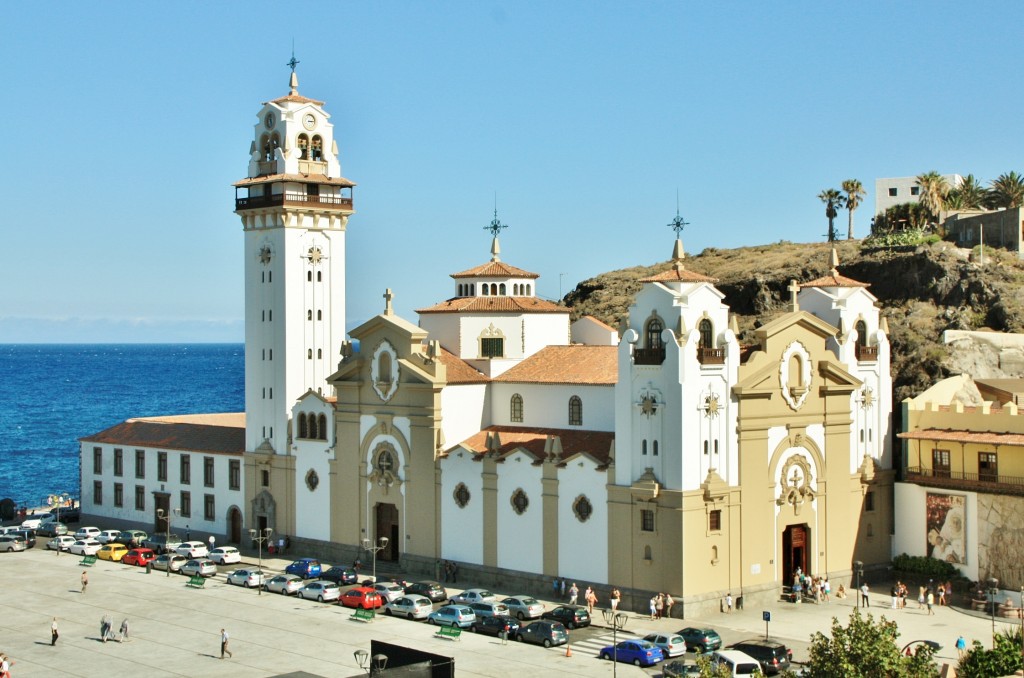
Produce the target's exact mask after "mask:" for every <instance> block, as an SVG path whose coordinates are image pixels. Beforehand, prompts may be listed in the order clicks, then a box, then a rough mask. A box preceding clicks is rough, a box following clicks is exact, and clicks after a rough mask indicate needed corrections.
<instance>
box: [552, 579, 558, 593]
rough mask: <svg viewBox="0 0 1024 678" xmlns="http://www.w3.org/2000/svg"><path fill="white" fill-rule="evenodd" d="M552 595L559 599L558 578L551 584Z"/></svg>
mask: <svg viewBox="0 0 1024 678" xmlns="http://www.w3.org/2000/svg"><path fill="white" fill-rule="evenodd" d="M551 595H552V596H554V597H555V598H557V597H558V577H555V580H554V581H553V582H551Z"/></svg>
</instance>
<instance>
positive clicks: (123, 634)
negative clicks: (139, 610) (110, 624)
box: [117, 617, 128, 643]
mask: <svg viewBox="0 0 1024 678" xmlns="http://www.w3.org/2000/svg"><path fill="white" fill-rule="evenodd" d="M126 640H128V617H125V618H124V619H122V620H121V637H120V638H118V639H117V642H119V643H123V642H124V641H126Z"/></svg>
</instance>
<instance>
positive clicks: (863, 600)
mask: <svg viewBox="0 0 1024 678" xmlns="http://www.w3.org/2000/svg"><path fill="white" fill-rule="evenodd" d="M860 604H861V605H863V606H864V607H871V599H870V598H868V583H867V582H864V583H863V584H861V585H860Z"/></svg>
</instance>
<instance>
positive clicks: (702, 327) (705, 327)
mask: <svg viewBox="0 0 1024 678" xmlns="http://www.w3.org/2000/svg"><path fill="white" fill-rule="evenodd" d="M697 330H698V331H699V332H700V347H701V348H714V342H713V340H714V336H715V335H714V328H712V326H711V321H710V320H708V319H707V318H704V320H701V321H700V323H698V324H697Z"/></svg>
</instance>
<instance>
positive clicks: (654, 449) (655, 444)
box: [651, 440, 658, 457]
mask: <svg viewBox="0 0 1024 678" xmlns="http://www.w3.org/2000/svg"><path fill="white" fill-rule="evenodd" d="M651 456H652V457H657V456H658V441H657V440H654V441H652V442H651Z"/></svg>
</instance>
